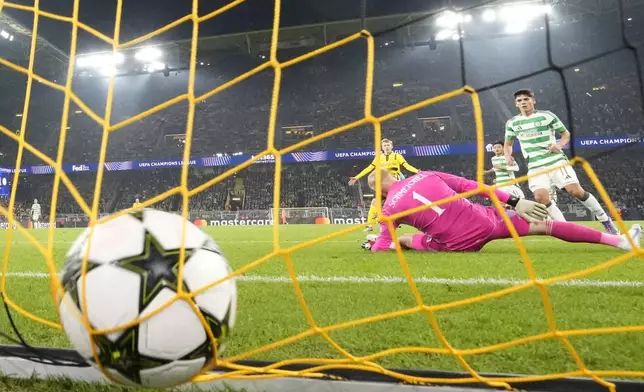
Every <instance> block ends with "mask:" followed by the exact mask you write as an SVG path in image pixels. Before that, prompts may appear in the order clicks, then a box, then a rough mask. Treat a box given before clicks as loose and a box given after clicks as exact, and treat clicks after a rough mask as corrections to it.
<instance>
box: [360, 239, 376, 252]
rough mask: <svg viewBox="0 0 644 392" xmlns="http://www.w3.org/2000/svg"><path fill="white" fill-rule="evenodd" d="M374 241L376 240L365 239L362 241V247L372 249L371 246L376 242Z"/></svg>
mask: <svg viewBox="0 0 644 392" xmlns="http://www.w3.org/2000/svg"><path fill="white" fill-rule="evenodd" d="M374 243H375V241H371V240H364V241H363V242H362V245H361V247H362V249H364V250H371V247H372V246H373V244H374Z"/></svg>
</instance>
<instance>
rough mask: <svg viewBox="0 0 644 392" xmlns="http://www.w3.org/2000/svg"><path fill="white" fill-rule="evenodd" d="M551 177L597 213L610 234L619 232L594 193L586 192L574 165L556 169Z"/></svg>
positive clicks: (558, 185)
mask: <svg viewBox="0 0 644 392" xmlns="http://www.w3.org/2000/svg"><path fill="white" fill-rule="evenodd" d="M550 176H551V178H552V181H553V183H554V184H555V185H556V186H557V187H558V188H563V189H565V190H566V192H568V193H569V194H570V196H572V197H574V198H575V199H577V200H579V201H580V202H581V204H583V205H584V206H586V208H588V210H590V212H592V213H593V214H595V216H596V217H597V220H599V221H600V222H601V223H602V225H604V229H606V232H608V233H610V234H619V231H618V230H617V227H615V224H614V223H613V220H612V219H611V218H610V216H608V214H607V213H606V211H604V209H603V208H602V206H601V205H600V204H599V201H597V199H596V198H595V196H593V195H592V194H590V193H588V192H586V191H585V190H584V189H583V188H582V187H581V185H579V180H578V179H577V173H575V170H574V169H573V168H572V167H569V166H562V167H561V168H559V169H557V170H556V171H554V172H552V173H551V175H550Z"/></svg>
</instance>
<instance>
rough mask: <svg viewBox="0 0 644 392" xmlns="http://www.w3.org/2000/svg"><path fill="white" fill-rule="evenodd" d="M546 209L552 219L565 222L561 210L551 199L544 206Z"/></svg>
mask: <svg viewBox="0 0 644 392" xmlns="http://www.w3.org/2000/svg"><path fill="white" fill-rule="evenodd" d="M546 209H547V210H548V214H549V215H550V217H551V218H552V220H554V221H557V222H565V221H566V217H565V216H564V214H563V212H561V210H560V209H559V207H557V205H556V204H555V203H554V202H553V201H551V202H550V203H549V205H548V207H547V208H546Z"/></svg>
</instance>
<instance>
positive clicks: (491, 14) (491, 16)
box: [482, 10, 496, 23]
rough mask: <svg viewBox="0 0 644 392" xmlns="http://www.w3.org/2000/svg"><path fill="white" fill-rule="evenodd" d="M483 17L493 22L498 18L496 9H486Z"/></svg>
mask: <svg viewBox="0 0 644 392" xmlns="http://www.w3.org/2000/svg"><path fill="white" fill-rule="evenodd" d="M482 17H483V21H484V22H487V23H492V22H494V21H495V20H496V12H494V10H485V11H484V12H483V15H482Z"/></svg>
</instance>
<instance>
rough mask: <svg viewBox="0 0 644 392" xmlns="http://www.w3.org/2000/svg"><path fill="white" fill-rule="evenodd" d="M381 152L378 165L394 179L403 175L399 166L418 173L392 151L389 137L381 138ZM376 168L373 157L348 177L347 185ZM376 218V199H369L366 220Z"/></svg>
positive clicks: (392, 145) (392, 147)
mask: <svg viewBox="0 0 644 392" xmlns="http://www.w3.org/2000/svg"><path fill="white" fill-rule="evenodd" d="M381 146H382V154H380V167H381V168H382V169H384V170H386V171H387V172H389V173H390V174H391V175H392V176H393V177H394V178H395V179H396V180H402V179H404V178H405V177H404V176H403V174H402V172H401V171H400V168H401V167H404V168H405V169H407V171H409V172H412V173H418V169H416V168H415V167H413V166H412V165H410V164H409V163H407V161H406V160H405V157H403V156H402V155H401V154H398V153H397V152H393V151H394V143H393V142H392V141H391V140H389V139H382V143H381ZM375 168H376V158H373V162H371V165H369V166H367V167H366V168H365V169H364V170H363V171H361V172H360V173H358V174H357V175H356V176H355V177H351V178H350V179H349V185H353V184H355V183H356V182H357V181H358V180H359V179H361V178H362V177H364V176H366V175H367V174H369V172H371V171H372V170H373V169H375ZM376 218H377V212H376V199H375V198H374V199H372V200H371V207H370V208H369V214H368V215H367V219H368V222H374V221H375V220H376ZM365 230H366V231H369V230H372V227H371V225H368V226H367V228H366V229H365Z"/></svg>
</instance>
